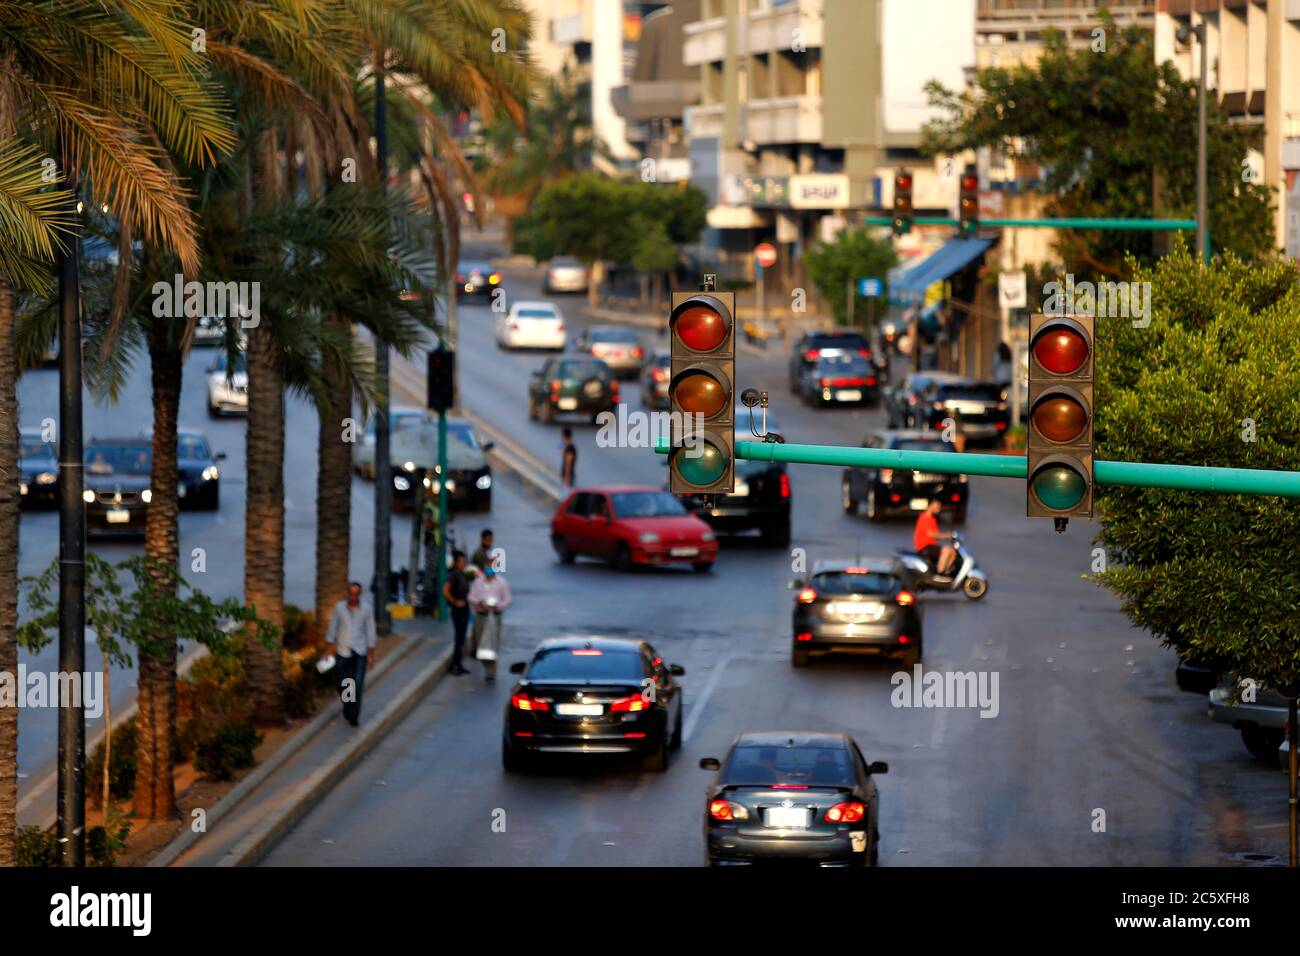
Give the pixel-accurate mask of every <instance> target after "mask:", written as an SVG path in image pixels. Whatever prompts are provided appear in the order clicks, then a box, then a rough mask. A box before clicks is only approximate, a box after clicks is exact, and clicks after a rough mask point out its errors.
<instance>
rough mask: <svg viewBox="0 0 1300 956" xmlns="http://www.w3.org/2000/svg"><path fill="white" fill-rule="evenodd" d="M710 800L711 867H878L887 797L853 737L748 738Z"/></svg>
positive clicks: (881, 769)
mask: <svg viewBox="0 0 1300 956" xmlns="http://www.w3.org/2000/svg"><path fill="white" fill-rule="evenodd" d="M700 768H701V769H703V770H713V771H716V772H717V777H715V778H714V781H713V785H712V786H711V787H710V788H709V792H708V794H707V795H706V797H705V810H704V846H705V856H706V860H707V861H708V863H709V864H710V865H712V866H718V865H723V864H747V863H756V862H759V861H764V860H787V861H788V860H803V861H806V862H809V863H815V864H818V865H819V866H875V865H876V862H877V860H878V859H879V855H880V794H879V791H878V789H877V788H876V782H875V779H874V778H875V777H877V776H879V775H881V774H885V773H888V772H889V764H887V763H884V762H883V761H875V762H872V763H868V762H867V760H866V758H865V757H863V756H862V750H861V749H860V748H859V747H858V745H857V743H856V742H855V741H854V740H853V738H852V737H849V736H847V735H846V734H839V733H829V732H806V731H787V730H781V731H769V732H766V733H746V734H741V735H740V736H739V737H737V738H736V739H735V740H734V741H733V742H732V744H731V748H730V750H728V752H727V756H726V757H725V758H724V759H723V760H718V759H717V758H716V757H703V758H701V759H700Z"/></svg>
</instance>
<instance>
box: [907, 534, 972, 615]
mask: <svg viewBox="0 0 1300 956" xmlns="http://www.w3.org/2000/svg"><path fill="white" fill-rule="evenodd" d="M952 547H953V550H954V551H956V552H957V563H956V564H955V565H954V566H953V568H952V569H951V570H950V571H949V573H948V574H940V573H939V572H938V571H936V570H935V569H934V568H932V567H930V563H929V562H928V561H926V560H925V558H924V557H922V556H921V555H920V554H919V553H918V552H916V551H898V552H896V554H897V555H898V559H899V561H901V562H902V564H903V567H904V568H905V569H906V570H907V572H908V573H909V574H910V575H911V578H912V582H911V585H912V589H913V590H914V591H961V592H962V593H963V594H965V595H966V597H968V598H969V599H970V600H972V601H978V600H979V599H980V598H982V597H983V596H984V595H985V594H987V593H988V590H989V579H988V577H987V575H985V574H984V572H983V571H982V570H980V566H979V564H978V563H976V561H975V555H973V554H971V552H970V549H969V548H967V547H966V542H965V541H964V540H963V539H962V536H961V534H959V533H957V532H953V536H952Z"/></svg>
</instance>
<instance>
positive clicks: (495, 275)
mask: <svg viewBox="0 0 1300 956" xmlns="http://www.w3.org/2000/svg"><path fill="white" fill-rule="evenodd" d="M500 281H501V273H499V272H494V273H492V274H491V275H490V276H488V282H490V283H492V285H496V284H497V283H498V282H500Z"/></svg>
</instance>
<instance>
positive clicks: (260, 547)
mask: <svg viewBox="0 0 1300 956" xmlns="http://www.w3.org/2000/svg"><path fill="white" fill-rule="evenodd" d="M247 442H248V443H247V452H246V458H247V462H248V466H247V467H248V498H247V502H246V504H245V512H244V516H245V525H244V542H245V544H244V603H245V604H247V605H249V606H250V607H252V608H253V609H254V610H255V611H256V612H257V615H258V617H260V618H261V619H262V620H264V621H269V622H271V623H272V624H274V625H275V626H276V627H283V626H284V379H283V375H282V373H281V371H280V367H279V365H278V364H277V362H276V349H275V339H274V337H273V336H272V334H271V330H270V328H269V323H268V322H266V321H258V323H257V325H255V326H254V327H252V328H250V329H249V330H248V438H247ZM244 671H245V674H246V676H247V678H248V690H249V693H250V695H251V696H252V700H253V705H254V708H255V715H256V719H257V721H258V722H259V723H263V724H274V723H278V722H280V721H283V719H284V669H283V665H282V662H281V654H280V648H279V647H276V648H274V649H269V650H268V649H267V648H266V647H264V646H263V645H262V644H261V643H260V642H259V641H258V640H257V639H256V636H255V633H254V631H253V629H252V627H251V626H250V628H249V630H248V632H247V634H246V636H245V641H244Z"/></svg>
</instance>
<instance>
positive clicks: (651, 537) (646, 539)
mask: <svg viewBox="0 0 1300 956" xmlns="http://www.w3.org/2000/svg"><path fill="white" fill-rule="evenodd" d="M638 540H639V541H640V542H641V543H642V544H654V543H655V542H657V541H658V540H659V535H657V534H655V533H654V532H653V531H646V532H645V533H643V534H641V535H639V536H638Z"/></svg>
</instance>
